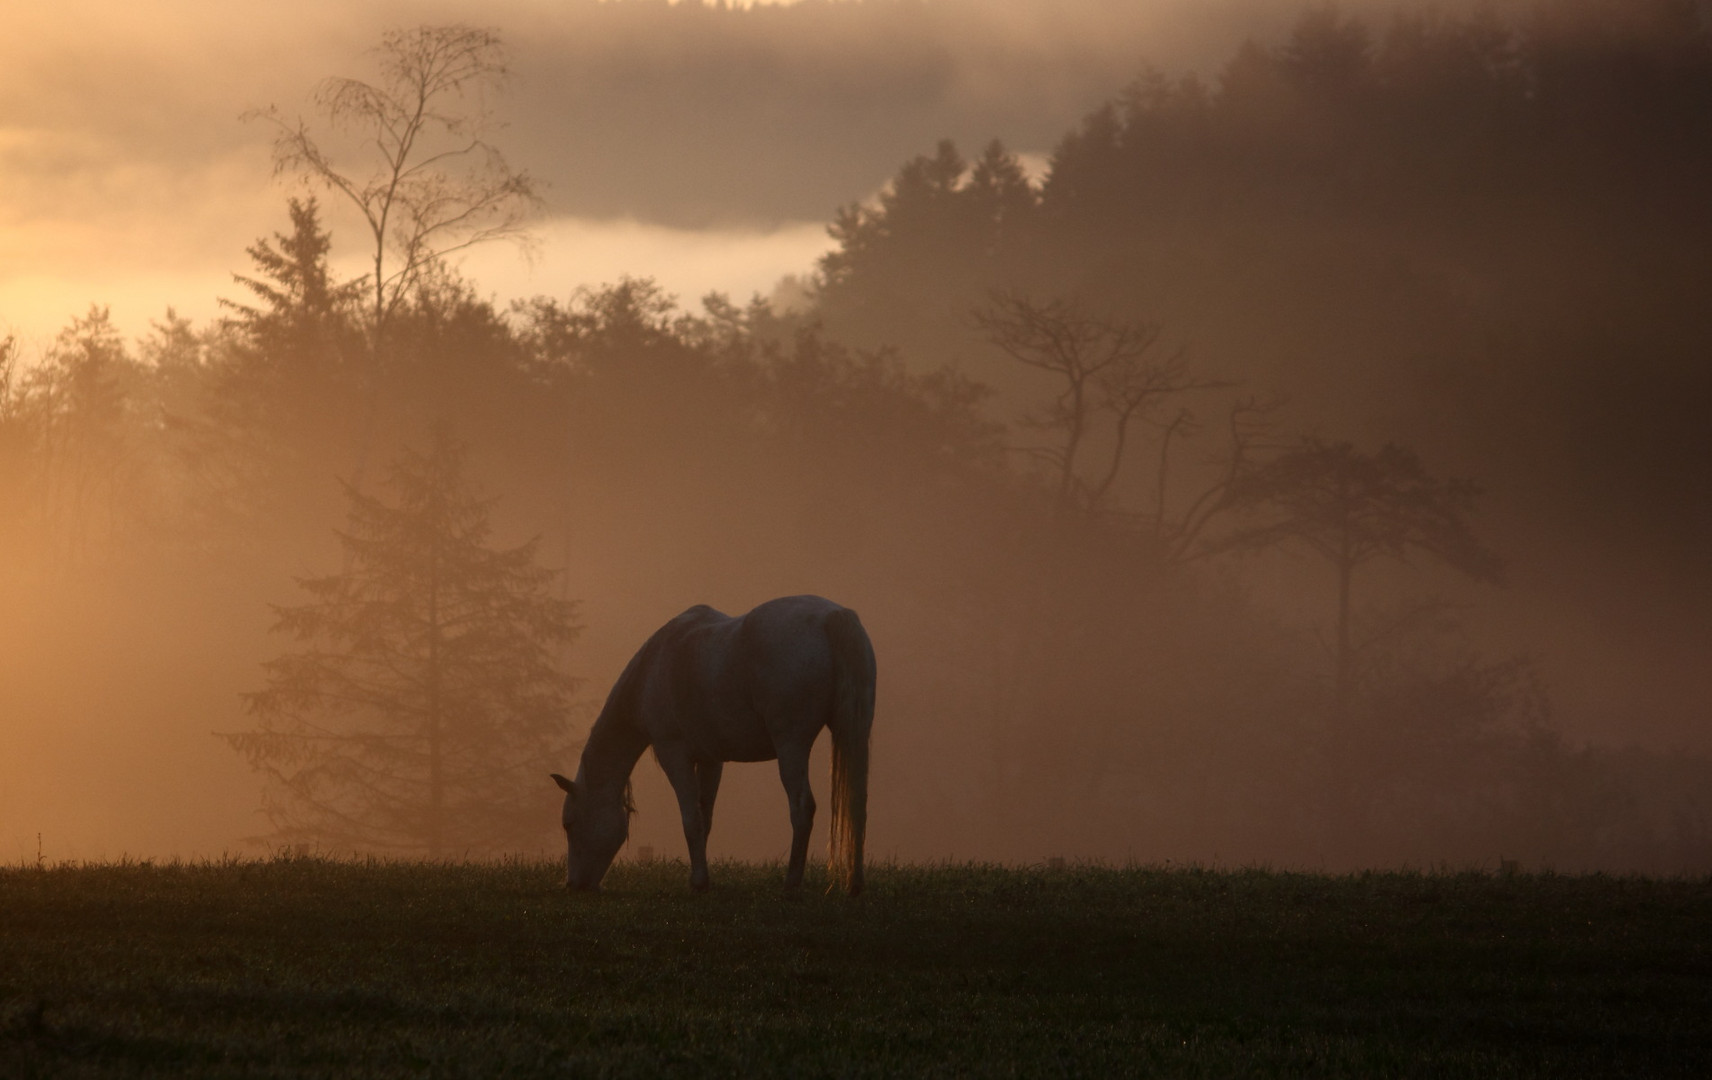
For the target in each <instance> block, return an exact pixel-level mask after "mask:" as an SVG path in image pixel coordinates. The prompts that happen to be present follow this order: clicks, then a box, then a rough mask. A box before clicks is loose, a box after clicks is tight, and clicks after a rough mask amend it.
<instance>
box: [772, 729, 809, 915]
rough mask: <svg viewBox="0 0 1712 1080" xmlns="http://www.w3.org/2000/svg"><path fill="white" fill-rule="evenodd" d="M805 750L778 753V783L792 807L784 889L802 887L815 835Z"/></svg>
mask: <svg viewBox="0 0 1712 1080" xmlns="http://www.w3.org/2000/svg"><path fill="white" fill-rule="evenodd" d="M808 753H809V752H808V749H807V748H804V749H802V750H794V749H792V750H781V751H780V752H779V779H780V780H782V781H784V784H785V797H786V798H788V799H789V800H790V804H791V865H790V869H788V870H786V871H785V888H787V889H795V888H797V887H798V886H800V885H801V884H802V879H803V867H804V866H805V865H806V864H807V862H808V837H809V834H810V833H811V832H813V831H814V792H813V791H811V790H809V786H808Z"/></svg>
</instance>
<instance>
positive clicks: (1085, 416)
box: [975, 292, 1225, 513]
mask: <svg viewBox="0 0 1712 1080" xmlns="http://www.w3.org/2000/svg"><path fill="white" fill-rule="evenodd" d="M975 324H976V326H977V327H979V328H980V330H981V331H982V332H983V333H985V334H986V337H987V340H988V341H990V342H992V344H993V345H995V346H996V347H997V348H998V349H999V350H1000V351H1001V352H1003V353H1004V354H1005V355H1006V356H1009V357H1010V358H1011V359H1013V360H1015V361H1017V362H1018V363H1020V364H1024V365H1026V366H1028V367H1032V368H1036V369H1038V370H1040V371H1045V372H1049V373H1051V374H1053V375H1056V376H1058V377H1059V379H1061V380H1062V382H1061V384H1060V385H1061V389H1060V390H1059V393H1058V396H1057V398H1056V399H1054V401H1053V403H1052V406H1051V407H1050V408H1049V409H1048V410H1047V411H1046V412H1045V413H1044V414H1043V415H1040V416H1036V417H1032V418H1030V420H1029V423H1031V424H1032V425H1033V426H1035V427H1040V428H1046V429H1055V430H1058V431H1061V432H1062V433H1063V443H1062V444H1061V445H1058V446H1050V447H1034V448H1031V450H1030V453H1032V454H1034V455H1035V456H1036V457H1038V458H1040V459H1042V460H1044V461H1047V462H1048V463H1050V464H1051V466H1052V468H1053V469H1054V470H1055V471H1056V473H1057V496H1056V500H1055V505H1056V507H1057V509H1058V511H1059V512H1060V513H1063V512H1065V511H1068V510H1070V509H1072V508H1073V507H1075V506H1076V505H1077V504H1078V503H1080V504H1082V505H1084V506H1086V507H1087V508H1088V509H1091V510H1097V509H1100V508H1102V507H1104V506H1105V505H1106V503H1107V500H1108V499H1109V498H1110V496H1111V493H1112V488H1113V486H1114V485H1115V484H1116V483H1117V479H1118V476H1119V474H1120V473H1121V472H1122V470H1123V465H1124V459H1125V456H1126V452H1127V450H1128V448H1129V436H1130V429H1131V425H1132V424H1133V423H1134V422H1135V421H1136V420H1138V419H1141V418H1144V417H1147V416H1148V415H1149V413H1150V412H1151V410H1153V409H1155V408H1157V407H1158V406H1159V405H1160V404H1161V403H1162V402H1163V401H1164V400H1165V399H1167V398H1168V397H1170V396H1172V395H1175V394H1180V393H1183V392H1185V391H1189V390H1199V389H1207V388H1210V387H1214V386H1220V385H1225V384H1222V383H1218V382H1213V381H1209V380H1205V379H1199V378H1196V377H1195V376H1194V375H1192V374H1191V373H1190V371H1189V364H1188V360H1187V358H1186V357H1185V356H1184V353H1183V351H1182V350H1178V351H1176V352H1173V353H1171V354H1170V355H1168V356H1165V357H1163V358H1160V359H1153V358H1151V356H1150V355H1149V354H1150V353H1151V352H1152V350H1153V347H1154V346H1155V345H1156V344H1157V343H1158V341H1159V337H1160V333H1161V327H1160V326H1159V324H1158V323H1148V322H1129V321H1124V320H1119V319H1109V318H1103V317H1100V316H1097V315H1094V314H1091V313H1090V312H1088V311H1087V310H1086V309H1084V308H1083V307H1082V305H1080V304H1078V303H1077V302H1075V301H1073V300H1067V299H1063V298H1055V299H1052V300H1045V301H1040V300H1035V299H1032V298H1030V297H1028V296H1026V295H1023V294H1021V293H1015V292H995V293H993V294H992V296H991V298H990V301H989V303H988V304H987V305H986V306H984V307H981V308H979V309H977V310H976V311H975ZM1101 413H1108V414H1110V416H1111V421H1112V426H1111V445H1110V449H1109V452H1108V454H1107V456H1106V459H1105V462H1104V463H1103V465H1102V466H1101V467H1099V468H1098V469H1097V470H1095V478H1094V479H1093V480H1091V481H1090V480H1088V479H1085V478H1084V477H1083V475H1082V472H1081V470H1080V468H1079V466H1080V464H1081V457H1082V454H1083V451H1084V450H1085V449H1086V447H1087V443H1088V438H1089V436H1090V435H1092V434H1093V430H1094V426H1095V423H1096V417H1097V416H1098V415H1099V414H1101Z"/></svg>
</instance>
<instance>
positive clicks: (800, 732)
mask: <svg viewBox="0 0 1712 1080" xmlns="http://www.w3.org/2000/svg"><path fill="white" fill-rule="evenodd" d="M845 611H848V609H847V608H845V607H843V606H842V605H839V604H836V603H834V602H832V601H831V600H827V599H825V598H823V597H819V596H785V597H780V598H778V599H776V600H769V601H767V602H766V603H763V604H759V605H757V606H756V607H755V608H754V609H753V610H751V611H749V612H748V613H746V614H744V615H740V616H736V617H732V616H727V615H723V614H721V613H720V612H718V611H715V610H714V609H713V608H710V607H707V606H705V605H698V606H696V607H693V608H690V609H689V610H687V611H685V612H684V613H683V614H681V615H679V616H677V617H676V618H675V619H673V620H672V621H671V622H669V623H667V624H666V626H664V627H662V628H661V631H660V634H659V635H658V636H660V637H661V639H662V640H661V643H660V654H659V656H658V657H657V659H656V660H655V662H654V664H653V665H652V666H653V668H654V671H653V675H654V677H653V678H651V679H650V680H649V681H650V683H651V687H652V690H653V693H652V694H651V695H650V697H651V698H652V700H653V703H654V704H655V706H656V708H653V709H649V710H648V711H649V712H650V713H651V714H652V716H653V722H652V723H651V724H650V725H649V726H650V727H651V729H652V733H653V734H654V736H655V737H656V738H669V737H676V738H681V739H683V740H685V741H686V742H688V743H689V744H690V745H691V746H692V747H693V748H694V752H695V753H696V755H697V756H700V757H708V758H716V759H718V760H724V761H766V760H770V759H772V758H774V757H777V756H778V752H779V748H780V747H781V746H783V745H787V744H798V745H800V744H806V743H812V742H813V740H814V738H815V736H816V735H817V734H818V733H819V732H820V729H821V728H822V727H824V726H825V724H826V722H827V718H828V717H829V716H830V715H831V712H832V707H833V683H834V676H835V666H836V665H835V660H834V657H833V654H832V648H831V644H830V640H829V635H828V630H827V623H828V620H829V619H832V618H833V617H834V616H835V615H836V614H837V613H839V612H845ZM853 616H854V613H851V617H852V618H853Z"/></svg>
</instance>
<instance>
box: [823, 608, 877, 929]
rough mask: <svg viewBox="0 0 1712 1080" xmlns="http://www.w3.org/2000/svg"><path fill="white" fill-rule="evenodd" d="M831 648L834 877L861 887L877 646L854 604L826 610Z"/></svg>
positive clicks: (852, 890) (829, 860)
mask: <svg viewBox="0 0 1712 1080" xmlns="http://www.w3.org/2000/svg"><path fill="white" fill-rule="evenodd" d="M826 638H827V643H828V644H829V645H830V646H831V649H832V672H833V677H832V719H831V722H830V724H829V725H828V726H829V727H831V729H832V843H831V850H830V852H829V853H828V857H827V864H828V868H829V869H830V870H831V871H832V877H833V882H834V883H835V884H836V883H838V882H842V883H843V884H844V887H845V888H846V889H848V890H849V892H850V895H851V896H855V895H856V894H857V893H859V892H861V891H862V843H863V839H864V837H865V836H866V835H867V832H868V733H869V731H870V730H871V729H872V728H873V726H874V648H873V646H872V645H871V644H869V642H868V632H867V631H866V630H864V629H862V620H861V619H859V618H857V617H856V613H855V612H854V611H851V610H850V609H849V608H840V609H839V610H837V611H835V612H833V613H832V614H831V615H829V616H827V619H826Z"/></svg>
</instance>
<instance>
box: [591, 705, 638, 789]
mask: <svg viewBox="0 0 1712 1080" xmlns="http://www.w3.org/2000/svg"><path fill="white" fill-rule="evenodd" d="M630 713H631V710H629V709H613V708H607V709H605V710H602V712H601V714H600V719H598V720H596V721H595V723H594V727H593V728H591V729H589V736H588V741H587V742H586V743H585V744H584V745H583V759H582V766H581V768H580V769H579V770H578V771H577V779H578V781H579V782H585V783H587V784H588V785H589V786H590V787H593V788H608V787H611V788H622V787H623V786H624V784H625V782H626V781H628V780H629V779H630V772H631V770H632V769H634V768H636V759H637V758H640V757H641V756H642V751H644V750H646V749H647V748H648V736H647V735H646V734H645V733H644V732H643V731H642V727H641V725H640V724H638V723H636V722H635V718H634V716H633V715H630Z"/></svg>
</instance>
